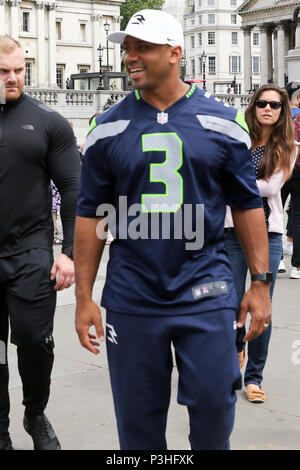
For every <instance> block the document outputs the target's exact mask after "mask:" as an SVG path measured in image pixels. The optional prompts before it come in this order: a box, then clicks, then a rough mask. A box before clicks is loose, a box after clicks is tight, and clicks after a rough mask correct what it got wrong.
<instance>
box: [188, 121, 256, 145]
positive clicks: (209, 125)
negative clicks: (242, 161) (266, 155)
mask: <svg viewBox="0 0 300 470" xmlns="http://www.w3.org/2000/svg"><path fill="white" fill-rule="evenodd" d="M197 118H198V120H199V122H200V124H201V125H202V127H204V129H209V130H211V131H215V132H219V133H221V134H225V135H228V136H229V137H231V138H233V139H235V140H239V141H240V142H243V143H244V144H246V146H247V148H248V150H250V148H251V139H250V136H249V133H248V132H247V131H246V130H245V128H244V127H241V126H240V124H238V123H237V122H236V121H230V120H228V119H224V118H220V117H218V116H210V115H208V114H202V115H201V114H197Z"/></svg>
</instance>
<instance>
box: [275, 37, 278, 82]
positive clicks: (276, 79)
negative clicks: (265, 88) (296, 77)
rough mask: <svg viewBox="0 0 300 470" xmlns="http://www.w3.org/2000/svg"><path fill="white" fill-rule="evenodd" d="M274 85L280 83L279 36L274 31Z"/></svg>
mask: <svg viewBox="0 0 300 470" xmlns="http://www.w3.org/2000/svg"><path fill="white" fill-rule="evenodd" d="M274 83H278V34H277V28H275V30H274Z"/></svg>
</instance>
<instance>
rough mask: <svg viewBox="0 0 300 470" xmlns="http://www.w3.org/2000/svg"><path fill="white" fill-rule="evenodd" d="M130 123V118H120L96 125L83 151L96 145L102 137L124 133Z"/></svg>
mask: <svg viewBox="0 0 300 470" xmlns="http://www.w3.org/2000/svg"><path fill="white" fill-rule="evenodd" d="M129 124H130V119H129V120H125V119H119V120H118V121H112V122H105V123H103V124H99V125H94V127H93V129H92V130H91V131H90V133H89V135H88V136H87V139H86V141H85V146H84V149H83V152H84V153H86V151H87V150H88V149H89V148H90V147H92V146H93V145H95V143H96V142H97V141H98V140H100V139H106V138H107V137H115V136H116V135H118V134H122V133H123V132H124V131H125V130H126V129H127V127H128V126H129Z"/></svg>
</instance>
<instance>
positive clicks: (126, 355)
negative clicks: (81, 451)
mask: <svg viewBox="0 0 300 470" xmlns="http://www.w3.org/2000/svg"><path fill="white" fill-rule="evenodd" d="M109 40H110V41H112V42H117V43H122V44H123V46H124V50H125V54H124V63H125V65H126V67H127V69H128V72H129V74H130V77H131V80H132V83H133V86H134V88H135V91H133V92H132V93H131V94H129V95H128V96H127V97H126V98H125V99H123V100H122V101H121V102H120V103H118V104H116V105H115V106H113V107H112V108H111V109H110V110H109V111H107V112H106V113H104V114H102V115H101V116H97V117H96V118H95V119H94V121H93V122H92V125H91V128H90V131H89V135H88V137H87V140H86V144H85V150H84V153H85V155H84V160H83V167H82V179H81V191H80V196H79V200H78V207H77V219H76V226H75V242H74V260H75V279H76V298H77V308H76V330H77V333H78V336H79V339H80V342H81V344H82V345H83V346H84V347H85V348H87V349H88V350H90V351H91V352H93V353H94V354H98V353H99V344H100V343H99V340H100V341H103V340H104V330H103V326H102V320H101V313H100V309H99V307H98V306H97V305H96V304H95V303H94V302H93V301H92V289H93V284H94V281H95V277H96V274H97V270H98V266H99V262H100V259H101V255H102V251H103V248H104V245H105V237H104V236H103V233H102V232H103V231H102V226H103V225H104V224H105V223H106V222H107V220H108V226H109V228H110V229H111V231H112V233H113V235H114V241H113V243H112V244H111V247H110V259H109V264H108V269H107V278H106V283H105V287H104V290H103V295H102V306H103V307H104V308H105V309H106V315H107V316H106V340H107V352H108V362H109V370H110V378H111V385H112V391H113V397H114V404H115V412H116V418H117V425H118V432H119V439H120V446H121V449H123V450H129V449H131V450H132V449H136V450H137V449H152V450H153V449H156V450H157V449H166V448H167V444H166V438H165V430H166V422H167V412H168V407H169V402H170V388H171V373H172V368H173V364H172V353H171V345H173V346H174V349H175V357H176V365H177V368H178V373H179V387H178V402H179V403H180V404H183V405H186V406H187V407H188V411H189V417H190V435H189V440H190V444H191V448H192V449H228V448H229V437H230V434H231V431H232V428H233V423H234V413H235V401H236V394H235V390H236V389H238V388H240V386H241V376H240V372H239V364H238V359H237V352H236V348H235V336H236V326H237V322H236V311H237V309H238V305H237V298H236V294H235V291H234V286H233V280H232V274H231V269H230V264H229V261H228V258H227V254H226V252H225V250H224V242H223V237H224V216H225V207H226V204H228V205H230V206H231V207H232V210H233V216H234V221H235V225H236V229H237V232H238V235H239V237H240V240H241V242H242V245H243V247H244V250H245V254H246V256H247V260H248V263H249V268H250V271H251V274H252V275H253V279H252V281H253V282H252V284H251V288H250V289H249V290H248V292H247V293H246V294H245V297H244V299H243V302H242V305H241V311H240V316H239V319H238V323H239V324H244V322H245V320H246V316H247V312H250V314H251V316H252V321H251V328H250V330H249V331H248V333H247V335H246V336H245V341H248V340H251V339H253V338H255V337H256V336H258V335H259V334H261V333H262V332H263V331H264V329H265V328H266V327H267V325H268V324H269V323H270V319H271V304H270V296H269V284H268V283H269V282H270V279H269V273H268V268H269V263H268V248H267V234H266V227H265V221H264V213H263V209H262V202H261V198H260V196H259V193H258V190H257V187H256V182H255V175H254V171H253V168H252V166H251V161H250V158H249V149H250V145H251V144H250V138H249V135H248V132H247V126H246V124H245V121H244V118H243V115H242V113H241V112H240V111H237V110H236V109H233V108H230V107H229V106H226V105H224V104H223V103H220V102H218V101H217V100H216V99H215V98H214V97H212V96H210V95H209V94H208V93H204V92H203V91H200V90H199V89H198V88H197V87H196V86H190V85H189V84H188V83H184V82H182V81H181V80H180V78H179V64H180V59H181V56H182V49H183V45H184V44H183V43H184V41H183V32H182V28H181V26H180V24H179V23H178V22H177V20H175V18H173V17H172V16H171V15H168V14H167V13H164V12H161V11H158V10H142V11H140V12H138V13H136V14H135V15H133V17H132V18H131V19H130V21H129V23H128V25H127V27H126V30H125V31H124V32H114V33H111V34H110V35H109ZM106 216H107V217H106ZM254 247H255V249H254ZM92 325H94V326H95V330H96V335H95V334H93V333H92V332H91V331H90V327H91V326H92Z"/></svg>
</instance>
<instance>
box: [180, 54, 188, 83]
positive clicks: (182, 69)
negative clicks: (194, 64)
mask: <svg viewBox="0 0 300 470" xmlns="http://www.w3.org/2000/svg"><path fill="white" fill-rule="evenodd" d="M186 65H187V60H186V59H185V58H184V56H182V57H181V60H180V72H181V73H180V75H181V77H180V78H181V80H183V81H184V79H185V73H186Z"/></svg>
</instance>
